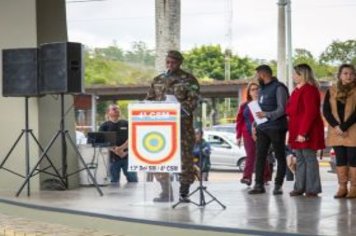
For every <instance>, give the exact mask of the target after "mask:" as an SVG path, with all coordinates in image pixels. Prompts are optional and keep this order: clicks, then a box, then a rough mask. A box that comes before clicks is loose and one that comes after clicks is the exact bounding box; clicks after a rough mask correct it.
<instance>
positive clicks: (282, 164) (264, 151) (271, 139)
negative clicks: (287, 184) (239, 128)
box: [255, 129, 287, 186]
mask: <svg viewBox="0 0 356 236" xmlns="http://www.w3.org/2000/svg"><path fill="white" fill-rule="evenodd" d="M256 135H257V140H256V164H255V165H256V166H255V176H256V179H255V181H256V185H262V186H263V184H264V183H263V173H264V166H265V163H266V159H267V155H268V150H269V148H270V146H271V144H272V148H273V151H274V154H275V158H276V159H277V174H276V178H275V180H274V183H275V184H276V185H282V184H283V180H284V177H285V175H286V168H287V163H286V152H285V140H286V131H284V130H276V129H268V130H260V129H257V134H256Z"/></svg>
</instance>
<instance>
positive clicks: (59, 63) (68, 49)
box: [39, 42, 84, 94]
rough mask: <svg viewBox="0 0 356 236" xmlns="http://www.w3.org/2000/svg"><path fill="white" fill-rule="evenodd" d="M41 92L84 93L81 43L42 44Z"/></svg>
mask: <svg viewBox="0 0 356 236" xmlns="http://www.w3.org/2000/svg"><path fill="white" fill-rule="evenodd" d="M39 57H40V60H39V61H40V83H39V84H40V94H48V93H52V94H53V93H82V92H83V71H84V69H83V63H82V62H83V60H82V45H81V44H80V43H71V42H65V43H48V44H42V45H41V46H40V56H39Z"/></svg>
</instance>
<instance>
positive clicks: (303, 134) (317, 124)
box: [286, 64, 325, 197]
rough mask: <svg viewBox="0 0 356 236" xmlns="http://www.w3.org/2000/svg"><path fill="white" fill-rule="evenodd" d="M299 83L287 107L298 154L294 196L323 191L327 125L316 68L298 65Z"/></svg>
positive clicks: (296, 80) (293, 145)
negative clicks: (322, 155)
mask: <svg viewBox="0 0 356 236" xmlns="http://www.w3.org/2000/svg"><path fill="white" fill-rule="evenodd" d="M293 81H294V83H295V85H296V87H295V89H294V90H293V92H292V94H291V96H290V98H289V100H288V103H287V108H286V113H287V115H288V118H289V125H288V131H289V135H288V144H289V146H290V148H292V149H293V151H294V153H295V154H296V156H297V158H296V159H297V165H296V170H295V183H294V189H293V191H292V192H290V193H289V195H290V196H292V197H293V196H299V195H303V194H304V193H305V196H307V197H316V196H317V195H318V194H319V193H321V181H320V173H319V162H318V160H317V156H316V153H317V150H320V149H324V148H325V142H324V124H323V120H322V118H321V112H320V94H319V89H318V83H317V81H316V80H315V78H314V75H313V70H312V69H311V68H310V66H309V65H307V64H299V65H296V66H295V67H294V72H293Z"/></svg>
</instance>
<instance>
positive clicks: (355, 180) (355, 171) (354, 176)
mask: <svg viewBox="0 0 356 236" xmlns="http://www.w3.org/2000/svg"><path fill="white" fill-rule="evenodd" d="M349 174H350V177H351V178H350V180H351V187H350V191H349V193H348V194H347V195H346V198H356V167H350V168H349Z"/></svg>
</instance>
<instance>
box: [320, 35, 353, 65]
mask: <svg viewBox="0 0 356 236" xmlns="http://www.w3.org/2000/svg"><path fill="white" fill-rule="evenodd" d="M320 62H321V63H337V64H342V63H351V64H356V40H346V41H344V42H342V41H334V42H332V43H331V44H330V45H329V46H328V47H327V48H326V49H325V51H324V52H323V53H322V54H321V55H320Z"/></svg>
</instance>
